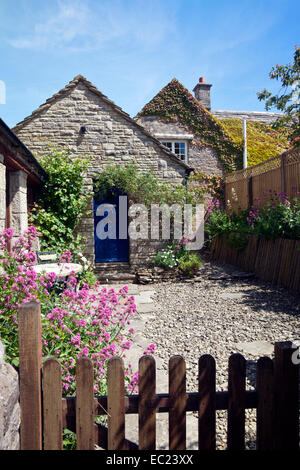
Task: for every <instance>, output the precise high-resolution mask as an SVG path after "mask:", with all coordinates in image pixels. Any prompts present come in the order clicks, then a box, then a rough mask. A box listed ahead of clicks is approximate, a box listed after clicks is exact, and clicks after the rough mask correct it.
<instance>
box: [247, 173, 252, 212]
mask: <svg viewBox="0 0 300 470" xmlns="http://www.w3.org/2000/svg"><path fill="white" fill-rule="evenodd" d="M248 196H249V200H248V206H249V208H250V207H251V206H252V205H253V177H252V176H249V179H248Z"/></svg>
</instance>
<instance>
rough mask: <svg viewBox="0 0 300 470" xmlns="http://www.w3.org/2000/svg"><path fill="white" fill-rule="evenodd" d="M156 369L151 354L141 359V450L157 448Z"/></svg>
mask: <svg viewBox="0 0 300 470" xmlns="http://www.w3.org/2000/svg"><path fill="white" fill-rule="evenodd" d="M155 375H156V371H155V360H154V358H153V357H151V356H144V357H141V358H140V360H139V410H138V411H139V450H154V449H155V448H156V390H155V389H156V377H155Z"/></svg>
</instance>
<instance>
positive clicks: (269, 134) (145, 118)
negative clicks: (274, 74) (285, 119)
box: [135, 77, 289, 176]
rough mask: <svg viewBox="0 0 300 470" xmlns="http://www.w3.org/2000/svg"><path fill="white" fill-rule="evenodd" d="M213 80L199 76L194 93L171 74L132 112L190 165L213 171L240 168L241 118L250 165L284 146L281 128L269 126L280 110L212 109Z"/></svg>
mask: <svg viewBox="0 0 300 470" xmlns="http://www.w3.org/2000/svg"><path fill="white" fill-rule="evenodd" d="M211 87H212V85H211V84H210V83H206V81H205V78H204V77H201V78H200V79H199V82H198V83H197V84H196V86H195V87H194V89H193V92H194V96H193V95H192V94H191V93H190V92H189V91H188V90H187V89H186V88H185V87H184V86H183V85H182V84H181V83H180V82H179V81H178V80H177V79H176V78H174V79H173V80H172V81H171V82H170V83H168V84H167V85H166V86H165V87H164V88H163V89H162V90H161V91H160V92H159V93H158V94H157V95H156V96H155V97H154V98H153V99H152V100H151V101H150V102H149V103H147V104H146V105H145V106H144V107H143V109H142V110H141V111H140V112H139V113H138V115H137V116H136V118H135V119H136V120H137V122H138V123H139V124H141V125H143V126H144V127H145V128H146V129H147V130H148V131H149V132H151V133H152V134H153V135H154V136H155V137H157V139H159V140H160V141H161V142H162V143H163V144H164V145H166V146H167V147H168V148H169V149H170V150H172V151H173V152H174V153H175V154H177V155H178V156H179V157H180V158H181V159H182V160H183V161H185V163H187V164H188V165H190V166H191V167H193V168H195V170H197V171H199V172H201V173H204V174H207V175H215V176H223V174H224V173H226V172H228V171H232V170H235V169H239V168H241V165H242V154H243V130H242V127H243V125H242V121H243V120H246V121H247V140H248V155H249V164H252V165H253V164H256V163H259V162H260V161H262V160H266V159H268V158H271V157H273V156H276V155H278V154H280V153H282V152H283V151H285V150H287V148H288V146H289V143H288V140H287V138H286V135H285V132H284V130H282V129H281V130H277V131H276V130H274V129H272V128H271V127H270V125H271V124H272V123H273V122H274V121H275V120H276V119H277V118H278V117H279V116H281V115H280V114H276V113H270V112H254V111H220V110H219V111H218V110H211V95H210V90H211Z"/></svg>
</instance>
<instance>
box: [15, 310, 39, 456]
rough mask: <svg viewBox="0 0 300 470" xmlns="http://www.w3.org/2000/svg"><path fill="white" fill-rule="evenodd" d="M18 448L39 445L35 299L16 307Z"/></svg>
mask: <svg viewBox="0 0 300 470" xmlns="http://www.w3.org/2000/svg"><path fill="white" fill-rule="evenodd" d="M18 322H19V358H20V367H19V373H20V407H21V449H22V450H41V449H42V391H41V366H42V338H41V315H40V305H39V304H38V303H28V304H24V305H22V306H21V307H20V308H19V315H18Z"/></svg>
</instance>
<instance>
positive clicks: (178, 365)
mask: <svg viewBox="0 0 300 470" xmlns="http://www.w3.org/2000/svg"><path fill="white" fill-rule="evenodd" d="M169 400H170V409H169V449H170V450H185V449H186V366H185V361H184V359H183V358H182V357H181V356H173V357H171V359H170V361H169Z"/></svg>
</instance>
